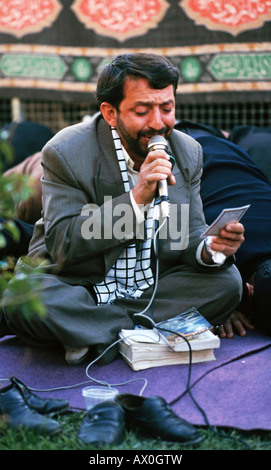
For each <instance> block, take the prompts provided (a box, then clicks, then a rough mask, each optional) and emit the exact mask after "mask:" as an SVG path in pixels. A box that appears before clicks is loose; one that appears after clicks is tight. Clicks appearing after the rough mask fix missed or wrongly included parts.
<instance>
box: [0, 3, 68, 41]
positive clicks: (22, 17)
mask: <svg viewBox="0 0 271 470" xmlns="http://www.w3.org/2000/svg"><path fill="white" fill-rule="evenodd" d="M61 9H62V6H61V4H60V3H59V1H58V0H2V1H0V32H1V33H9V34H12V35H14V36H16V37H17V38H21V37H22V36H25V35H26V34H29V33H31V34H32V33H37V32H40V31H42V30H43V29H44V28H48V27H50V26H52V24H53V22H54V21H55V20H56V18H57V17H58V15H59V12H60V11H61Z"/></svg>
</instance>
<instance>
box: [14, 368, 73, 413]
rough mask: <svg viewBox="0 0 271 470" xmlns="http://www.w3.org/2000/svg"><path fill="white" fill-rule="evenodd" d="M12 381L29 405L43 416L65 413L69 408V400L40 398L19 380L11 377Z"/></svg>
mask: <svg viewBox="0 0 271 470" xmlns="http://www.w3.org/2000/svg"><path fill="white" fill-rule="evenodd" d="M10 381H11V383H12V384H13V385H14V387H15V388H17V389H18V390H19V391H20V393H21V394H22V396H23V398H24V400H25V402H26V403H27V405H28V406H30V408H32V409H33V410H36V411H37V412H38V413H40V414H42V415H45V414H49V413H64V412H65V411H67V409H68V408H69V402H68V401H67V400H63V399H61V398H40V397H38V396H37V395H35V394H34V393H32V392H31V391H30V390H29V388H27V387H26V385H24V384H23V383H22V382H21V381H20V380H19V379H16V377H11V379H10Z"/></svg>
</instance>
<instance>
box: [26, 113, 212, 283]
mask: <svg viewBox="0 0 271 470" xmlns="http://www.w3.org/2000/svg"><path fill="white" fill-rule="evenodd" d="M169 145H170V148H171V151H172V153H173V155H174V157H175V160H176V164H175V166H174V168H173V173H174V175H175V178H176V184H175V185H174V186H170V187H169V200H170V207H171V208H172V209H174V210H173V215H172V216H171V217H172V218H174V221H175V222H176V220H175V218H177V220H178V231H179V232H180V235H179V236H178V238H177V239H176V236H175V235H174V237H173V238H174V239H172V236H171V235H172V233H171V232H172V229H170V227H169V224H168V228H167V238H166V239H165V237H164V236H163V237H162V238H163V239H160V241H159V257H160V266H161V268H160V269H161V272H163V271H164V270H165V269H168V268H170V267H174V266H176V265H180V264H184V265H185V264H190V265H192V266H195V267H196V266H197V262H196V257H195V253H196V249H197V247H198V245H199V243H200V241H201V237H200V236H201V233H202V232H203V230H204V229H205V228H206V223H205V218H204V215H203V210H202V203H201V198H200V193H199V191H200V177H201V172H202V149H201V146H200V145H199V144H198V143H197V142H196V141H195V140H194V139H192V138H191V137H189V136H187V135H186V134H183V133H181V132H179V131H176V130H174V131H173V133H172V134H171V136H170V138H169ZM42 165H43V169H44V176H43V178H42V191H43V217H42V219H40V220H39V221H38V222H37V223H36V226H35V229H34V235H33V238H32V241H31V243H30V249H29V257H31V258H37V257H41V258H45V259H46V260H47V262H48V266H47V268H46V269H47V270H48V272H54V273H57V274H58V275H60V276H61V277H63V278H65V279H66V280H67V281H68V282H69V283H71V284H74V283H75V284H81V285H88V284H95V283H98V282H101V281H102V280H103V279H104V278H105V276H106V274H107V272H108V270H109V269H110V268H111V266H112V265H113V264H114V263H115V262H116V260H117V259H118V257H119V255H120V253H121V252H122V250H123V248H124V247H125V246H126V245H127V244H129V243H134V242H135V241H137V232H136V229H135V227H136V219H135V216H134V213H133V211H132V206H131V201H130V196H129V193H125V192H124V187H123V182H122V178H121V174H120V170H119V164H118V162H117V158H116V153H115V148H114V143H113V139H112V136H111V130H110V127H109V126H108V124H107V123H106V122H105V121H104V120H103V118H102V117H101V115H100V114H98V115H95V116H94V118H93V119H92V120H91V121H90V122H87V123H80V124H77V125H74V126H70V127H67V128H65V129H63V130H61V131H60V132H59V133H58V134H57V135H56V136H54V137H53V138H52V139H51V140H50V141H49V142H48V143H47V144H46V145H45V147H44V149H43V157H42ZM105 198H107V199H108V200H107V201H106V199H105ZM105 201H106V202H105ZM87 204H94V205H95V207H97V206H99V210H96V211H94V212H93V211H92V212H88V210H87V207H86V205H87ZM119 204H127V205H128V206H130V207H131V211H132V214H133V227H132V229H131V230H129V231H128V232H127V233H124V234H123V237H121V238H120V237H119V236H118V237H116V236H114V231H113V233H112V223H113V225H114V224H115V223H116V222H117V221H118V220H119V219H120V215H116V214H117V212H118V211H117V210H116V209H117V207H119V206H118V205H119ZM84 207H85V210H83V211H82V208H84ZM183 208H186V209H187V208H189V221H188V219H187V217H184V213H185V211H184V212H183V214H182V217H181V211H182V209H183ZM112 214H113V215H112ZM90 215H92V216H93V219H92V220H94V224H95V223H98V224H100V225H99V228H100V229H101V235H102V236H101V237H95V238H94V237H93V238H91V239H86V238H84V237H83V236H82V226H83V227H87V226H88V223H89V220H90ZM111 218H112V220H111ZM180 222H182V224H185V225H186V229H185V230H181V226H180ZM83 224H85V225H83ZM175 232H176V230H175ZM108 234H110V236H109V235H108ZM111 234H112V236H111ZM170 237H171V238H170ZM172 242H174V243H177V245H174V246H175V248H174V249H172V247H173V245H172ZM181 245H182V246H181ZM176 247H177V248H176Z"/></svg>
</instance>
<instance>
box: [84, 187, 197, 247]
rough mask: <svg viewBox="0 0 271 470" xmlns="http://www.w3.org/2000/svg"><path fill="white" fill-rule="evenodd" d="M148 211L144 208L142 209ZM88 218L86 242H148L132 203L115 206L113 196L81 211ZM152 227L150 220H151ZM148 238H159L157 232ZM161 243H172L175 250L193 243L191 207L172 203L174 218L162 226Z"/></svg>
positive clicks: (170, 217)
mask: <svg viewBox="0 0 271 470" xmlns="http://www.w3.org/2000/svg"><path fill="white" fill-rule="evenodd" d="M139 208H140V209H141V210H144V207H143V206H142V207H140V206H139ZM81 216H82V217H84V218H85V220H84V221H83V223H82V226H81V234H82V237H83V238H84V239H85V240H91V239H95V240H102V239H104V240H112V239H116V240H120V241H126V240H127V241H128V240H144V239H145V238H146V223H145V222H144V221H143V222H140V223H139V222H138V219H137V218H136V216H135V213H134V210H133V208H132V206H131V205H130V204H126V203H122V204H115V205H114V204H113V199H112V197H111V196H106V197H105V198H104V204H103V205H102V206H101V207H100V206H98V205H97V204H93V203H90V204H86V205H84V206H83V208H82V210H81ZM148 225H149V221H148ZM147 233H148V238H149V237H151V238H153V237H154V236H155V229H154V224H153V229H152V230H151V233H150V231H148V232H147ZM157 236H158V237H159V239H161V240H167V239H168V240H170V249H171V250H185V249H186V248H187V247H188V244H189V204H180V205H178V204H170V216H169V217H168V218H166V220H165V221H164V223H163V224H162V225H161V226H160V229H159V232H158V234H157Z"/></svg>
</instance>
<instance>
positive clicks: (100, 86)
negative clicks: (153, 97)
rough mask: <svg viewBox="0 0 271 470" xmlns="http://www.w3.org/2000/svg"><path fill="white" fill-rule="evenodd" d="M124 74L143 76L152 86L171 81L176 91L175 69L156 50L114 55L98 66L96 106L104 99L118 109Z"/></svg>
mask: <svg viewBox="0 0 271 470" xmlns="http://www.w3.org/2000/svg"><path fill="white" fill-rule="evenodd" d="M128 76H132V77H140V78H146V79H147V80H148V82H149V85H150V87H151V88H155V89H162V88H166V87H167V86H169V85H173V89H174V94H176V90H177V86H178V80H179V70H178V68H177V67H175V66H174V65H173V64H171V62H169V61H168V60H167V59H166V58H165V57H162V56H160V55H157V54H147V53H133V54H122V55H118V56H117V57H115V59H113V61H112V62H111V63H110V64H108V65H106V66H105V67H104V68H103V69H102V71H101V73H100V76H99V78H98V82H97V91H96V96H97V101H98V104H99V106H100V105H101V104H102V103H103V102H104V101H106V102H107V103H110V104H111V105H112V106H114V107H115V108H116V109H118V107H119V104H120V103H121V101H122V100H123V99H124V91H123V90H124V82H125V79H126V78H127V77H128Z"/></svg>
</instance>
